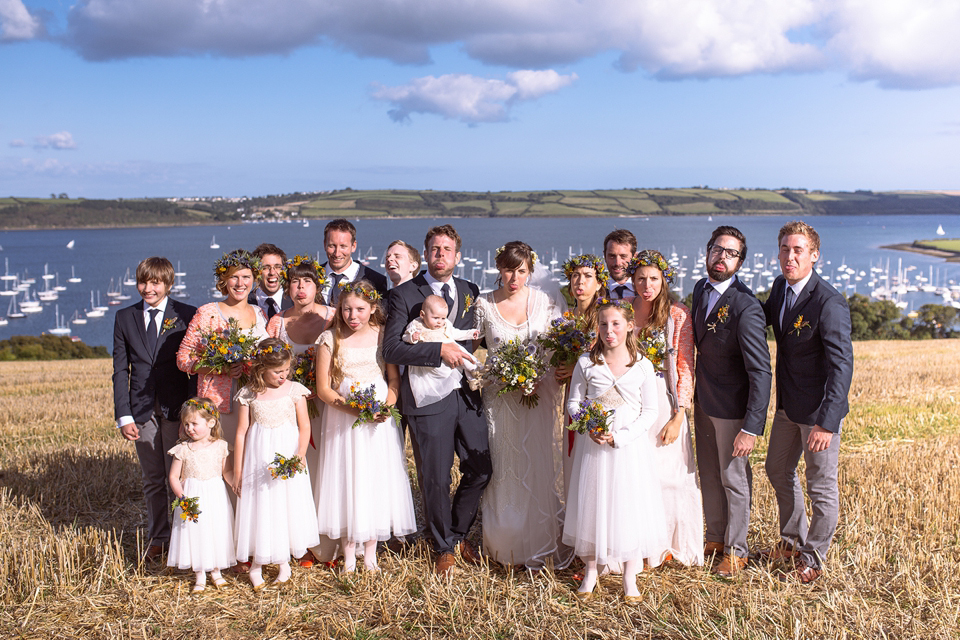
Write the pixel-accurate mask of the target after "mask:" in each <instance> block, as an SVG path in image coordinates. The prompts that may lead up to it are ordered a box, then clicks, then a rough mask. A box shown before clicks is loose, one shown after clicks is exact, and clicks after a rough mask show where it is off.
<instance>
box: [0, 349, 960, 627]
mask: <svg viewBox="0 0 960 640" xmlns="http://www.w3.org/2000/svg"><path fill="white" fill-rule="evenodd" d="M855 353H856V370H855V375H854V384H853V389H852V391H851V406H852V409H851V414H850V416H849V417H848V419H847V422H846V424H845V427H844V440H843V446H842V449H841V461H840V492H841V515H840V526H839V529H838V531H837V536H836V538H835V540H834V544H833V547H832V548H831V551H830V555H829V558H828V571H827V573H825V575H824V577H823V578H822V579H821V580H820V581H818V582H817V583H815V584H814V585H812V586H800V585H797V584H793V583H783V582H781V581H780V579H779V576H780V574H781V571H780V568H779V567H777V566H768V565H766V564H763V563H759V562H757V563H751V565H750V566H749V568H748V570H747V571H746V572H744V573H743V574H742V575H741V576H740V577H738V578H736V579H734V580H730V581H728V580H722V579H719V578H716V577H714V576H712V575H711V574H710V573H709V572H708V571H707V570H706V569H705V568H684V567H680V566H673V565H671V566H668V567H667V568H665V569H659V570H656V571H652V572H645V573H643V574H641V576H640V578H639V586H640V590H641V593H642V594H643V598H644V599H643V602H642V603H641V604H639V605H634V606H628V605H626V604H625V603H624V602H623V600H622V598H621V596H620V593H621V590H620V587H619V581H618V580H617V579H615V578H608V579H603V580H601V587H602V591H601V592H600V597H599V598H597V599H595V600H594V601H592V602H589V603H580V602H578V601H577V600H576V598H574V597H573V591H574V590H575V588H576V584H575V583H574V581H573V579H572V573H573V571H572V570H565V571H559V572H557V573H556V574H554V573H552V572H549V571H546V572H544V573H543V574H541V575H539V576H530V575H527V574H522V573H521V574H511V573H508V572H506V571H504V570H503V569H502V568H500V567H496V566H493V567H488V568H477V567H469V566H466V565H462V566H460V567H458V570H457V572H456V574H455V576H454V577H453V578H452V580H449V581H448V580H445V579H439V578H437V577H435V576H434V575H433V573H432V570H431V569H432V563H431V562H430V556H429V554H428V553H427V552H426V549H425V548H424V547H423V546H422V545H420V546H417V547H414V548H413V549H412V550H410V551H409V552H407V553H405V554H404V555H402V556H393V555H391V554H389V553H388V552H384V553H383V554H382V555H381V558H380V564H381V567H382V568H383V570H384V571H383V572H382V574H380V575H378V576H370V575H367V574H364V573H363V572H362V571H361V572H360V573H359V574H358V575H357V576H356V577H354V578H342V577H340V576H339V575H338V574H337V573H335V572H332V571H330V570H328V569H325V568H313V569H300V568H299V567H297V568H295V569H294V577H293V580H292V581H291V582H290V583H288V584H287V585H286V586H285V587H284V588H282V589H276V588H268V589H266V590H264V591H263V592H261V593H260V594H254V593H253V591H252V589H251V588H250V586H249V584H248V583H247V582H246V579H245V578H234V577H229V578H228V579H229V581H230V584H229V587H228V588H227V589H226V590H225V591H219V592H218V591H216V590H213V589H212V587H208V588H207V591H206V592H204V593H203V594H200V595H199V596H193V595H191V593H190V588H191V586H192V583H193V576H192V574H190V573H189V572H177V571H169V570H167V569H165V568H163V567H160V566H144V565H142V564H140V563H139V562H138V558H139V556H140V554H141V553H142V551H143V547H144V545H145V543H146V541H145V540H143V539H142V538H141V537H140V533H139V532H141V531H142V527H143V525H144V514H143V509H142V496H141V494H140V475H139V466H138V464H137V461H136V456H135V454H134V450H133V446H132V444H130V443H128V442H125V441H123V440H122V439H121V438H120V437H119V435H118V434H117V433H116V431H115V429H114V428H113V421H112V397H111V387H110V363H109V361H89V360H88V361H76V362H55V363H0V541H2V543H0V636H2V637H23V638H73V637H85V638H86V637H90V638H121V637H122V638H133V637H135V638H186V637H190V638H206V637H219V638H301V637H311V638H313V637H337V638H357V639H360V638H425V637H434V638H442V637H457V638H618V637H635V638H645V637H651V638H674V637H677V638H681V637H682V638H721V637H729V638H767V637H787V638H813V637H827V638H839V637H850V638H859V637H868V638H881V637H884V638H887V637H888V638H905V637H915V638H945V639H946V638H955V637H957V636H958V635H960V571H958V566H960V468H958V463H960V406H958V400H960V341H926V342H870V343H858V344H856V345H855ZM771 416H772V411H771ZM763 457H764V446H761V447H760V448H759V450H758V451H757V452H755V453H754V455H753V458H752V459H753V462H754V473H755V475H754V489H755V491H754V495H755V497H754V507H753V512H752V514H753V518H752V520H753V523H752V526H751V532H750V540H749V541H750V546H751V549H763V548H768V547H770V546H771V545H772V544H773V543H775V542H776V540H777V523H776V505H775V501H774V498H773V492H772V490H771V488H770V485H769V483H768V482H767V479H766V477H765V475H764V473H763V466H762V462H763ZM411 465H412V461H411ZM267 575H268V578H269V577H272V572H270V571H269V570H268V571H267Z"/></svg>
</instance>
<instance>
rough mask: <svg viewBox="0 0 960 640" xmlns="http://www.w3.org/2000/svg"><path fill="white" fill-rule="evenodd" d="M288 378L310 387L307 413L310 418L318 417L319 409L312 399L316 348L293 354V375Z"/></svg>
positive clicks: (314, 391)
mask: <svg viewBox="0 0 960 640" xmlns="http://www.w3.org/2000/svg"><path fill="white" fill-rule="evenodd" d="M290 379H291V380H293V381H294V382H299V383H300V384H302V385H303V386H305V387H306V388H307V389H310V395H309V396H307V413H308V414H309V416H310V417H311V418H317V417H319V416H320V410H319V409H317V403H316V402H314V401H313V399H314V398H316V397H317V392H316V389H317V361H316V350H315V349H314V348H313V347H310V348H309V349H307V350H306V351H304V352H303V353H298V354H296V355H295V356H293V375H292V376H290Z"/></svg>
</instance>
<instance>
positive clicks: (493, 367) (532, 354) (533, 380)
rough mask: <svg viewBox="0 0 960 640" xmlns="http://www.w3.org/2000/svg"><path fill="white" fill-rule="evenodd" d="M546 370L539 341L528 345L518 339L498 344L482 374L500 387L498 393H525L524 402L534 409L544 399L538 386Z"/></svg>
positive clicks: (522, 400)
mask: <svg viewBox="0 0 960 640" xmlns="http://www.w3.org/2000/svg"><path fill="white" fill-rule="evenodd" d="M544 369H545V367H544V366H543V364H542V362H541V358H540V352H539V349H537V345H536V343H528V344H524V343H523V342H521V341H520V339H519V338H516V339H513V340H508V341H507V342H504V343H500V344H499V345H498V348H497V350H496V351H495V352H494V353H493V354H492V355H491V356H490V357H489V358H487V363H486V364H485V365H484V366H483V369H482V370H481V375H482V377H483V378H485V379H486V380H487V381H488V382H492V383H494V384H497V385H499V386H500V390H499V391H497V395H498V396H502V395H503V394H505V393H511V392H513V391H519V392H520V393H521V394H523V397H522V398H520V403H521V404H522V405H523V406H525V407H527V408H528V409H532V408H533V407H535V406H537V402H539V400H540V397H539V396H538V395H537V394H536V393H535V392H534V389H536V388H537V382H538V381H539V380H540V378H541V377H542V376H543V374H544Z"/></svg>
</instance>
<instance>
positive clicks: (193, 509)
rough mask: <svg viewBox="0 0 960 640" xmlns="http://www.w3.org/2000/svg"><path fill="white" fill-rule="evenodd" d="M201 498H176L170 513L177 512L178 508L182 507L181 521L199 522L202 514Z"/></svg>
mask: <svg viewBox="0 0 960 640" xmlns="http://www.w3.org/2000/svg"><path fill="white" fill-rule="evenodd" d="M199 502H200V499H199V498H188V497H187V496H183V497H182V498H174V500H173V504H171V505H170V511H171V512H175V511H176V510H177V507H180V519H181V520H189V521H190V522H197V520H198V519H199V517H200V514H201V513H202V512H201V511H200V505H199Z"/></svg>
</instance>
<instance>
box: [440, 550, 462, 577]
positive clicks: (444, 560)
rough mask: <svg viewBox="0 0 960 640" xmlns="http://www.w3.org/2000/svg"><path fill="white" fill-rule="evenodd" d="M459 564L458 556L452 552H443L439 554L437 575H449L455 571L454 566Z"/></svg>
mask: <svg viewBox="0 0 960 640" xmlns="http://www.w3.org/2000/svg"><path fill="white" fill-rule="evenodd" d="M456 564H457V557H456V556H455V555H453V554H452V553H449V552H448V553H441V554H440V555H439V556H437V563H436V569H437V575H441V576H448V575H450V574H451V573H452V572H453V567H454V566H455V565H456Z"/></svg>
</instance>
